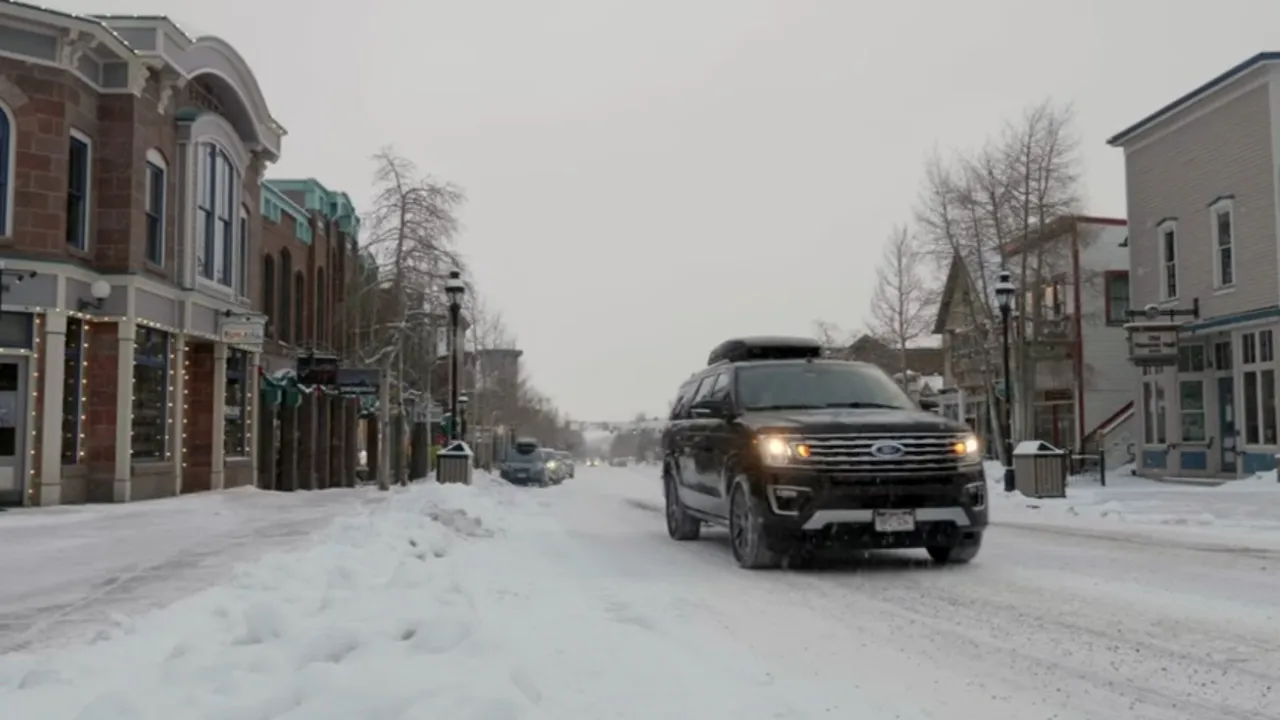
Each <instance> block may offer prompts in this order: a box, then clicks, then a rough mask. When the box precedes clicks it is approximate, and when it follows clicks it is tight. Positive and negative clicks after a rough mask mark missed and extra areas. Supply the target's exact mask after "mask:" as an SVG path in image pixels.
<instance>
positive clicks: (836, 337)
mask: <svg viewBox="0 0 1280 720" xmlns="http://www.w3.org/2000/svg"><path fill="white" fill-rule="evenodd" d="M813 337H814V338H815V339H816V340H817V341H818V342H819V343H822V349H823V352H824V353H826V354H827V355H841V354H843V353H844V351H845V350H847V349H848V348H849V346H850V345H852V344H853V341H854V340H856V339H857V338H858V334H857V333H855V332H851V331H849V330H845V329H844V328H842V327H840V326H839V325H837V324H835V323H833V322H830V321H828V320H814V321H813Z"/></svg>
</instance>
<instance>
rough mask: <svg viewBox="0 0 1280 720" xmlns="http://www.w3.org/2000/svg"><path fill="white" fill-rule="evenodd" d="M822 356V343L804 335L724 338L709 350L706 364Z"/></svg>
mask: <svg viewBox="0 0 1280 720" xmlns="http://www.w3.org/2000/svg"><path fill="white" fill-rule="evenodd" d="M818 357H822V343H820V342H818V341H817V340H814V339H813V338H804V337H775V336H764V337H746V338H734V339H732V340H725V341H724V342H722V343H720V344H719V345H717V346H716V347H715V349H714V350H712V351H711V355H709V356H708V357H707V364H708V365H715V364H716V363H719V362H743V361H746V360H802V359H805V358H818Z"/></svg>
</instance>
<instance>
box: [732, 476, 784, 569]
mask: <svg viewBox="0 0 1280 720" xmlns="http://www.w3.org/2000/svg"><path fill="white" fill-rule="evenodd" d="M760 513H761V509H760V504H759V503H758V502H756V501H755V500H754V499H753V498H752V497H751V495H750V493H748V492H747V488H746V486H745V485H744V484H742V483H734V485H733V493H732V494H731V495H730V496H729V542H730V544H731V545H733V559H735V560H737V561H738V565H740V566H742V567H744V568H746V569H748V570H763V569H765V568H776V567H778V566H779V565H780V564H782V556H781V555H779V554H777V553H775V552H771V551H770V550H769V548H767V547H765V539H764V528H763V527H762V521H761V514H760Z"/></svg>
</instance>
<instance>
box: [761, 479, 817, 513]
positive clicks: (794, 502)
mask: <svg viewBox="0 0 1280 720" xmlns="http://www.w3.org/2000/svg"><path fill="white" fill-rule="evenodd" d="M812 492H813V491H812V490H810V489H809V488H807V487H797V486H795V485H769V486H768V489H767V491H766V494H767V495H768V497H769V508H770V509H771V510H773V512H774V514H776V515H799V514H800V508H801V506H803V505H804V499H805V497H806V496H807V495H808V494H811V493H812Z"/></svg>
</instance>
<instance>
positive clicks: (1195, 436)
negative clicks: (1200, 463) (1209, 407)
mask: <svg viewBox="0 0 1280 720" xmlns="http://www.w3.org/2000/svg"><path fill="white" fill-rule="evenodd" d="M1208 354H1209V353H1208V350H1207V348H1206V347H1205V345H1204V344H1202V343H1188V344H1186V345H1181V346H1179V347H1178V373H1179V374H1180V375H1181V374H1183V373H1185V374H1187V375H1198V374H1202V373H1204V372H1205V370H1207V369H1208V364H1209V363H1208ZM1178 416H1179V423H1178V427H1179V431H1180V433H1181V434H1180V435H1179V436H1178V437H1179V438H1180V439H1181V440H1182V441H1183V442H1204V441H1205V438H1206V437H1208V426H1207V425H1206V422H1207V412H1206V409H1205V403H1204V380H1203V378H1197V377H1185V378H1184V377H1181V376H1180V377H1179V378H1178Z"/></svg>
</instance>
